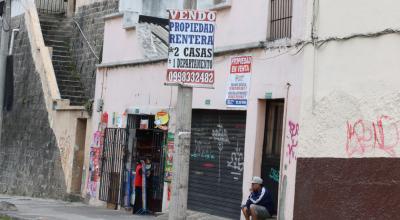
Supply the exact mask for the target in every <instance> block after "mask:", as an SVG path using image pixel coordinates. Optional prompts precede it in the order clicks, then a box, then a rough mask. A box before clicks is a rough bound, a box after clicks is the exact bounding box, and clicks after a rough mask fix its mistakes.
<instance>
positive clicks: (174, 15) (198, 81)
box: [166, 10, 216, 87]
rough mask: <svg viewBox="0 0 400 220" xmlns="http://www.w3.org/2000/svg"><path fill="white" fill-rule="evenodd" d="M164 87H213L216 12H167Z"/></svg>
mask: <svg viewBox="0 0 400 220" xmlns="http://www.w3.org/2000/svg"><path fill="white" fill-rule="evenodd" d="M169 17H170V25H169V28H170V32H169V50H168V51H169V52H168V71H167V77H166V81H167V84H181V85H187V86H192V87H213V85H214V80H215V76H214V63H213V59H214V32H215V19H216V12H213V11H196V10H171V11H169Z"/></svg>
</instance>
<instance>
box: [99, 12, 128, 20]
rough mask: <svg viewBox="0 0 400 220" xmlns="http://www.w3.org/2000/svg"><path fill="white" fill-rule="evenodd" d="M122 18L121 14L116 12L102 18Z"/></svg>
mask: <svg viewBox="0 0 400 220" xmlns="http://www.w3.org/2000/svg"><path fill="white" fill-rule="evenodd" d="M122 16H124V13H123V12H116V13H112V14H109V15H106V16H104V17H103V19H104V20H110V19H114V18H120V17H122Z"/></svg>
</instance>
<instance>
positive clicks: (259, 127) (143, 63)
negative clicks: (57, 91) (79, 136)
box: [93, 0, 399, 219]
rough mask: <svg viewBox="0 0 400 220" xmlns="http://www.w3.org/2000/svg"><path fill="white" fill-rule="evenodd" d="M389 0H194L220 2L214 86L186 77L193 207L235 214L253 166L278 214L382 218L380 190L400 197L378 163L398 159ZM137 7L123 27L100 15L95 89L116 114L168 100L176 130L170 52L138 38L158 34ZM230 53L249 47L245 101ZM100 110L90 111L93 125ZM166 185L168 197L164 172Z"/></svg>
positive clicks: (214, 6)
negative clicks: (232, 98) (236, 102)
mask: <svg viewBox="0 0 400 220" xmlns="http://www.w3.org/2000/svg"><path fill="white" fill-rule="evenodd" d="M357 4H360V5H363V7H362V8H360V7H358V6H357ZM379 4H381V3H379ZM397 4H398V3H396V2H394V1H391V2H387V3H384V4H383V5H378V3H377V2H372V1H369V2H368V4H367V3H365V2H363V3H361V2H358V1H356V2H351V3H348V2H346V3H345V2H342V1H335V2H324V1H321V2H320V1H318V0H315V1H311V0H310V1H306V0H305V1H293V2H292V1H279V0H271V1H261V0H260V1H257V0H256V1H252V2H251V4H249V3H246V2H243V1H238V0H232V1H214V2H210V3H209V4H205V5H202V4H199V5H198V6H199V8H206V9H211V10H216V11H217V14H218V15H217V16H218V18H217V25H216V26H217V29H216V34H215V39H216V40H215V51H216V53H215V59H214V67H215V71H216V78H215V86H214V87H215V88H214V89H194V96H193V117H192V141H191V159H190V176H189V179H190V180H189V201H188V202H189V208H192V209H196V210H200V211H205V212H209V213H212V214H217V215H221V216H226V217H231V218H239V216H240V211H239V209H237V208H236V209H235V208H234V207H238V206H236V205H238V204H240V202H241V201H242V200H245V199H246V198H247V196H248V194H249V192H248V188H249V187H250V183H249V182H250V179H251V177H252V176H253V175H259V176H262V177H263V178H264V180H265V182H266V186H267V187H270V188H271V190H272V191H273V194H274V199H275V201H276V204H277V206H278V205H279V207H277V211H278V216H279V218H280V219H293V218H294V219H304V218H313V219H314V218H315V219H320V218H352V217H357V216H363V215H365V216H367V215H368V216H374V217H377V218H378V217H379V214H378V210H381V208H385V207H389V208H393V209H391V210H395V209H394V206H395V205H394V203H391V204H385V202H384V201H383V200H385V201H388V200H386V199H390V201H392V200H393V201H397V199H396V198H394V197H393V194H388V193H387V192H389V191H396V190H397V188H398V187H397V184H395V183H393V182H391V181H392V180H396V179H397V172H395V171H390V172H389V173H387V172H385V174H387V175H385V176H384V177H383V176H382V178H381V175H380V174H379V173H382V172H381V171H383V170H387V171H388V170H392V169H389V166H390V167H395V166H396V165H395V164H396V162H397V160H396V159H395V158H396V157H397V156H396V155H397V154H396V148H397V145H398V141H399V140H398V136H399V132H398V129H397V125H398V120H397V119H396V117H398V111H397V109H398V107H399V106H398V102H397V100H398V92H397V90H396V84H397V82H398V79H399V77H398V74H397V73H396V72H397V71H396V70H397V62H395V61H394V59H395V58H396V57H397V53H398V52H397V51H398V50H397V47H396V45H398V44H396V43H395V41H396V40H397V38H398V35H397V33H398V28H397V26H398V25H396V21H397V20H398V15H396V14H395V12H394V10H393V9H392V8H393V7H391V6H390V5H397ZM344 5H346V7H344ZM141 7H145V6H141ZM141 7H139V8H141ZM349 9H351V12H350V10H349ZM134 11H135V13H136V14H139V15H140V14H144V13H142V11H140V10H137V9H135V10H134ZM143 11H146V10H144V9H143ZM148 11H149V10H147V11H146V13H147V14H146V15H147V16H153V17H163V16H162V15H161V16H160V14H159V13H154V14H151V13H150V14H149V13H148ZM150 11H151V10H150ZM135 13H134V14H135ZM377 16H382V17H381V19H377ZM124 17H125V18H124ZM137 17H138V18H139V19H138V20H139V21H138V22H136V23H135V22H133V24H134V25H131V26H130V27H129V28H126V26H125V25H124V23H125V24H126V15H125V13H120V14H116V15H115V16H111V17H108V18H107V20H106V28H105V41H104V42H105V44H104V60H103V62H102V64H100V65H99V66H98V71H97V82H96V95H95V97H96V98H95V101H96V102H98V101H99V102H101V103H103V102H104V106H103V109H102V113H103V114H104V112H107V113H108V115H114V117H115V118H118V117H119V116H118V115H122V116H120V117H121V118H124V117H127V118H129V116H126V115H136V116H137V117H138V116H140V115H142V116H143V115H146V116H149V115H150V116H152V115H157V113H159V112H168V113H169V115H170V122H169V124H168V132H172V133H173V132H174V129H175V121H174V118H175V115H174V114H175V105H176V95H177V94H176V88H175V87H169V86H165V85H164V82H165V72H166V66H167V63H166V61H167V59H166V52H165V50H162V47H160V46H159V45H151V44H150V46H149V44H147V43H146V40H145V39H146V37H143V36H147V38H152V37H154V39H155V40H157V38H158V39H160V37H159V36H160V34H157V32H154V31H153V32H152V33H153V35H152V34H148V35H145V33H146V32H145V31H143V29H145V28H144V27H145V26H146V25H145V24H143V23H145V21H143V20H140V16H137ZM287 21H289V22H288V23H285V22H287ZM146 22H150V23H151V22H153V21H149V20H146ZM154 23H157V22H155V21H154ZM158 25H159V26H162V25H160V24H158ZM124 26H125V28H124ZM128 26H129V25H128ZM150 26H151V25H150ZM157 36H158V37H157ZM161 38H162V37H161ZM149 51H152V52H151V53H149ZM149 54H152V55H151V56H150V55H149ZM237 56H251V57H252V73H251V75H252V76H251V84H250V85H251V88H250V95H249V98H248V104H247V108H246V109H237V108H229V107H228V106H227V105H226V102H225V97H226V90H227V80H228V74H229V69H230V64H231V58H232V57H237ZM124 115H125V116H124ZM131 117H133V116H131ZM100 121H101V113H96V112H95V113H94V114H93V126H97V125H98V123H99V122H100ZM114 121H118V119H114ZM122 121H123V120H122ZM127 121H129V120H127ZM110 123H111V122H110V120H109V121H108V126H109V127H112V126H114V127H118V123H114V124H112V123H111V124H110ZM121 125H122V127H123V126H124V125H123V123H122V124H121ZM128 126H129V125H128ZM215 136H218V137H219V138H214V137H215ZM165 149H167V150H168V149H169V148H168V144H166V147H165ZM165 149H164V150H165ZM377 164H379V165H377ZM343 167H345V169H343ZM167 171H168V170H167ZM172 181H173V180H172ZM367 183H368V184H367ZM380 183H384V185H380ZM366 184H367V185H366ZM369 184H370V185H369ZM239 189H241V192H240V193H239V194H237V193H238V190H239ZM163 193H164V197H163V201H164V202H163V207H164V208H165V209H167V207H168V206H167V201H168V198H169V197H168V193H169V190H168V183H167V182H165V184H164V192H163ZM227 194H229V195H231V196H230V197H227V198H226V200H224V198H223V197H224V195H227ZM377 195H384V196H382V197H381V199H382V200H380V199H376V198H375V197H376V196H377ZM378 197H379V196H378ZM211 201H212V202H211ZM371 201H380V202H379V203H378V205H377V206H376V209H368V207H371ZM386 205H388V206H386ZM356 207H359V208H360V209H358V208H357V209H356ZM389 215H390V216H395V212H394V211H393V212H392V211H388V216H389Z"/></svg>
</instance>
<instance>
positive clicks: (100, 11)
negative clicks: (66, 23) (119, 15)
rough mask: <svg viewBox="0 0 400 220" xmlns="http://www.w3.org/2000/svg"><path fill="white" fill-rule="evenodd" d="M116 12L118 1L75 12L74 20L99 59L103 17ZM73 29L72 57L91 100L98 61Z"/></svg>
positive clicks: (77, 31)
mask: <svg viewBox="0 0 400 220" xmlns="http://www.w3.org/2000/svg"><path fill="white" fill-rule="evenodd" d="M117 11H118V0H107V1H102V2H95V3H93V4H90V5H85V6H82V7H80V8H79V9H78V10H77V12H76V14H75V16H74V20H75V21H77V22H78V23H79V25H80V26H81V28H82V30H83V33H84V34H85V36H86V38H87V39H88V41H89V42H90V44H91V46H92V47H93V49H94V50H95V53H96V55H97V56H98V57H100V59H101V56H102V48H103V39H104V19H103V17H104V16H105V15H108V14H112V13H115V12H117ZM74 27H75V31H74V34H73V37H72V39H71V41H72V42H71V45H72V56H73V59H74V63H75V66H76V70H77V72H78V73H79V74H80V77H81V81H82V83H83V86H84V90H85V95H86V96H87V97H89V98H90V99H93V97H94V90H95V88H94V87H95V83H96V64H98V63H99V61H97V60H96V58H95V56H94V55H93V53H92V52H91V50H90V48H89V46H88V44H87V42H86V41H85V39H84V37H83V36H82V34H81V33H80V31H79V30H78V28H77V27H76V25H74Z"/></svg>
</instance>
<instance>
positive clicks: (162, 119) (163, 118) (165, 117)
mask: <svg viewBox="0 0 400 220" xmlns="http://www.w3.org/2000/svg"><path fill="white" fill-rule="evenodd" d="M168 122H169V114H168V112H164V111H162V112H158V113H157V114H156V116H155V121H154V124H155V125H156V126H155V127H156V128H159V129H161V130H165V131H166V130H168V126H167V124H168Z"/></svg>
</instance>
